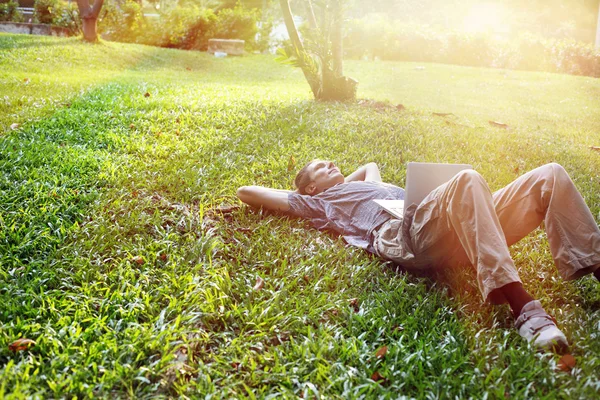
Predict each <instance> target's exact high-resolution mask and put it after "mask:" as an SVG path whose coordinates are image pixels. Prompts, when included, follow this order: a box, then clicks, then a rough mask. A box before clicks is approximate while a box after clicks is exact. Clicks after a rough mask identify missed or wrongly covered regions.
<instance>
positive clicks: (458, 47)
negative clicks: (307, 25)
mask: <svg viewBox="0 0 600 400" xmlns="http://www.w3.org/2000/svg"><path fill="white" fill-rule="evenodd" d="M344 49H345V52H346V56H347V57H350V58H378V59H383V60H396V61H425V62H440V63H449V64H459V65H469V66H478V67H497V68H513V69H523V70H538V71H551V72H563V73H568V74H577V75H588V76H594V77H600V52H599V51H598V50H596V49H594V48H593V47H592V46H591V45H586V44H583V43H579V42H576V41H573V40H566V39H562V40H556V39H544V38H541V37H539V36H534V35H531V34H521V35H519V36H517V37H513V38H511V39H510V40H502V39H498V38H495V37H493V36H491V35H490V34H485V33H481V34H476V35H475V34H471V35H469V34H466V33H462V32H447V31H442V30H438V31H436V30H435V29H433V28H431V27H429V26H415V25H409V24H397V23H392V21H391V20H390V19H388V18H387V17H385V16H375V17H369V18H368V19H367V18H364V19H357V20H351V21H349V23H348V24H347V33H346V36H345V38H344Z"/></svg>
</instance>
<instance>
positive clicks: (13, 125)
mask: <svg viewBox="0 0 600 400" xmlns="http://www.w3.org/2000/svg"><path fill="white" fill-rule="evenodd" d="M20 126H21V124H17V123H16V122H15V123H14V124H12V125H11V126H10V129H12V130H13V131H16V130H17V129H19V127H20Z"/></svg>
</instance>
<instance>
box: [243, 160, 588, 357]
mask: <svg viewBox="0 0 600 400" xmlns="http://www.w3.org/2000/svg"><path fill="white" fill-rule="evenodd" d="M295 185H296V187H297V190H296V191H291V190H278V189H271V188H265V187H260V186H243V187H240V188H239V189H238V191H237V195H238V197H239V198H240V200H242V201H243V202H244V203H247V204H248V205H250V206H253V207H264V208H267V209H270V210H274V211H281V212H284V213H286V214H289V215H292V216H296V217H301V218H306V219H308V220H310V221H311V222H312V224H313V225H314V226H315V227H316V228H317V229H328V230H334V231H336V232H337V233H339V234H340V235H342V236H343V237H344V239H345V240H346V241H347V242H348V243H349V244H351V245H353V246H357V247H361V248H363V249H366V250H367V251H369V252H371V253H375V254H377V255H378V256H380V257H381V258H383V259H385V260H389V261H393V262H395V263H397V264H399V265H400V266H402V267H403V268H404V269H406V270H408V271H411V270H412V271H424V270H426V269H429V268H444V267H448V266H453V265H464V264H468V263H470V264H471V265H474V266H475V268H476V271H477V281H478V285H479V289H480V291H481V294H482V295H483V298H484V300H487V301H490V302H491V303H493V304H501V303H505V302H508V303H509V304H510V307H511V310H512V312H513V315H514V316H515V318H516V322H515V327H516V328H517V329H518V331H519V334H520V335H521V336H522V337H524V338H525V339H527V341H529V342H532V343H533V345H534V346H536V347H537V348H539V349H553V350H556V351H563V350H566V349H567V347H568V342H567V339H566V337H565V335H564V334H563V333H562V332H561V331H560V330H559V329H558V328H557V327H556V324H555V320H554V319H553V318H552V317H551V316H549V315H548V314H547V313H546V312H545V311H544V309H543V308H542V305H541V304H540V302H539V301H537V300H535V299H533V297H532V296H531V295H530V294H529V293H528V292H526V291H525V289H524V288H523V285H522V283H521V280H520V278H519V274H518V273H517V270H516V268H515V264H514V262H513V260H512V259H511V257H510V254H509V250H508V247H509V246H510V245H512V244H514V243H516V242H517V241H519V240H520V239H522V238H523V237H525V236H526V235H528V234H529V233H530V232H531V231H532V230H534V229H535V228H536V227H538V226H539V225H540V224H541V222H542V221H544V222H545V226H546V232H547V236H548V241H549V243H550V250H551V252H552V256H553V258H554V262H555V263H556V266H557V268H558V271H559V273H560V275H561V276H562V277H563V278H564V279H567V280H571V279H577V278H579V277H582V276H584V275H586V274H589V273H594V274H595V276H596V278H597V279H599V280H600V268H598V267H600V230H599V229H598V226H597V225H596V222H595V220H594V217H593V216H592V214H591V212H590V210H589V208H588V207H587V206H586V204H585V202H584V200H583V198H582V197H581V194H580V193H579V192H578V191H577V189H576V188H575V185H574V184H573V182H572V181H571V178H570V177H569V175H568V174H567V172H566V171H565V170H564V168H563V167H561V166H560V165H558V164H548V165H544V166H543V167H540V168H537V169H535V170H533V171H530V172H529V173H527V174H525V175H523V176H521V177H520V178H518V179H517V180H515V181H514V182H512V183H511V184H509V185H508V186H506V187H505V188H503V189H500V190H498V191H497V192H495V193H493V194H492V193H491V192H490V189H489V188H488V186H487V184H486V182H485V180H484V179H483V178H482V177H481V175H480V174H479V173H477V172H475V171H474V170H464V171H462V172H460V173H458V174H457V175H456V176H455V177H454V178H452V179H451V180H450V181H449V182H447V183H445V184H443V185H441V186H440V187H438V188H437V189H435V190H433V191H432V192H431V193H430V194H429V195H427V197H425V199H424V200H423V201H422V202H421V203H420V204H418V205H416V204H413V205H410V206H408V207H407V208H406V210H405V213H404V218H403V219H402V220H400V219H396V218H395V217H392V216H391V215H390V214H388V213H387V212H386V211H385V210H384V209H383V208H381V207H380V206H379V205H378V204H376V203H375V202H374V201H372V200H373V199H390V200H391V199H399V200H403V199H404V190H403V189H402V188H399V187H397V186H394V185H391V184H388V183H383V182H382V181H381V175H380V174H379V169H378V167H377V165H376V164H374V163H370V164H367V165H365V166H363V167H361V168H359V169H358V170H357V171H355V172H354V173H352V174H351V175H349V176H348V177H346V178H344V175H342V174H341V173H340V170H339V169H338V168H337V167H336V166H335V165H334V164H333V163H332V162H330V161H321V160H315V161H312V162H310V163H308V164H307V165H306V166H305V167H304V168H302V170H301V171H300V172H299V173H298V175H297V176H296V180H295Z"/></svg>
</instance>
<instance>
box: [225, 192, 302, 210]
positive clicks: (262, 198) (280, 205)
mask: <svg viewBox="0 0 600 400" xmlns="http://www.w3.org/2000/svg"><path fill="white" fill-rule="evenodd" d="M289 193H292V191H291V190H281V189H271V188H267V187H262V186H242V187H240V188H239V189H238V190H237V196H238V198H239V199H240V200H241V201H243V202H244V203H246V204H248V205H249V206H252V207H256V208H261V207H263V208H266V209H269V210H273V211H288V210H289V209H290V203H289V202H288V194H289Z"/></svg>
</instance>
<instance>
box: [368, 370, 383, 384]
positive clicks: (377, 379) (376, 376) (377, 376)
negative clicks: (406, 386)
mask: <svg viewBox="0 0 600 400" xmlns="http://www.w3.org/2000/svg"><path fill="white" fill-rule="evenodd" d="M371 379H372V380H374V381H375V382H382V381H385V376H383V375H381V374H380V373H379V371H375V372H373V375H371Z"/></svg>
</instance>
